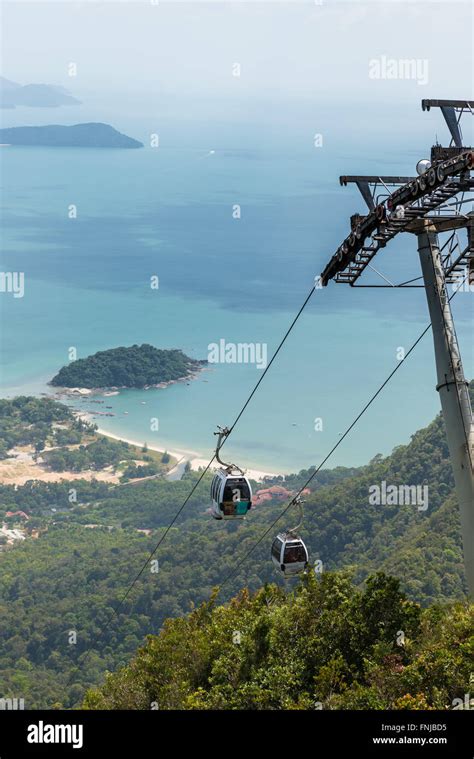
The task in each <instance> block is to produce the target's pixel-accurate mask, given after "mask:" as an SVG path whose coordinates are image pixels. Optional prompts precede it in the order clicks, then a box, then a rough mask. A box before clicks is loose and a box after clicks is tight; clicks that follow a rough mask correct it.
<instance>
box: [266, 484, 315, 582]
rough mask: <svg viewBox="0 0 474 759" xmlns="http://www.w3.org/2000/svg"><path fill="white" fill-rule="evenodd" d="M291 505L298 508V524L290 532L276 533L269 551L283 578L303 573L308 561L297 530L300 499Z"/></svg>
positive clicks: (298, 526)
mask: <svg viewBox="0 0 474 759" xmlns="http://www.w3.org/2000/svg"><path fill="white" fill-rule="evenodd" d="M293 504H294V505H295V506H299V508H300V514H301V518H300V522H299V524H298V525H297V526H296V527H294V528H292V529H291V530H288V531H287V532H280V533H278V535H277V536H276V538H275V540H274V541H273V543H272V551H271V555H272V561H273V563H274V564H275V566H276V567H278V569H279V570H280V571H281V572H283V574H284V576H285V577H288V576H290V575H296V574H299V573H300V572H304V571H305V570H306V568H307V566H308V561H309V557H308V549H307V548H306V546H305V544H304V541H303V540H302V539H301V538H300V536H299V535H298V530H299V528H300V527H301V523H302V521H303V508H302V505H301V500H300V498H298V497H297V498H295V499H294V501H293Z"/></svg>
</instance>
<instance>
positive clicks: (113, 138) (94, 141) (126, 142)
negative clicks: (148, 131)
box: [0, 123, 143, 148]
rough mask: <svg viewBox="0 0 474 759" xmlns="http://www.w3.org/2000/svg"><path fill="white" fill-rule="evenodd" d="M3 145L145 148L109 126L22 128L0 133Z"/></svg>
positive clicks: (76, 125)
mask: <svg viewBox="0 0 474 759" xmlns="http://www.w3.org/2000/svg"><path fill="white" fill-rule="evenodd" d="M0 143H2V144H4V145H39V146H46V147H55V148H67V147H71V148H72V147H76V148H142V147H143V143H142V142H139V141H138V140H134V139H133V138H132V137H127V135H126V134H122V133H121V132H118V131H117V130H116V129H114V128H113V127H112V126H110V125H109V124H101V123H90V124H74V126H60V125H59V124H50V125H49V126H23V127H10V128H7V129H0Z"/></svg>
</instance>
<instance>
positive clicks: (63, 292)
mask: <svg viewBox="0 0 474 759" xmlns="http://www.w3.org/2000/svg"><path fill="white" fill-rule="evenodd" d="M158 105H159V104H157V103H156V102H150V103H149V102H147V101H146V99H145V100H144V99H141V100H140V101H139V102H138V101H137V102H135V101H134V100H133V98H129V99H127V98H118V97H117V98H114V97H112V96H109V97H108V99H104V100H100V99H98V98H96V100H93V99H92V102H89V104H88V105H87V106H84V107H81V108H79V109H77V108H76V109H72V110H71V109H70V110H68V109H64V108H63V109H61V111H59V110H58V109H34V110H33V109H24V108H20V109H15V110H14V111H11V112H4V113H3V116H2V121H3V125H4V126H15V125H20V124H48V123H71V124H72V123H77V122H84V121H105V122H106V123H110V124H112V125H113V126H114V127H115V128H117V129H119V130H120V131H122V132H125V133H126V134H129V135H130V136H132V137H134V138H136V139H139V140H141V141H143V142H144V144H145V147H144V148H142V149H139V150H117V149H104V148H96V149H93V148H44V147H13V146H2V147H0V160H1V206H2V214H1V229H2V231H1V262H0V267H1V271H2V272H21V273H23V274H24V283H25V284H24V294H23V297H18V298H16V297H14V296H13V294H12V293H9V292H2V293H0V317H1V326H0V352H1V353H0V361H1V376H0V393H1V396H2V397H4V398H5V397H6V398H8V397H13V396H14V395H18V394H33V395H40V394H41V393H50V392H52V388H51V387H50V386H49V385H48V382H49V380H50V379H51V378H52V377H53V376H54V374H55V373H56V372H57V371H58V370H59V368H60V367H61V366H63V365H64V364H66V363H67V362H68V361H69V359H70V356H71V355H77V357H78V358H81V357H85V356H88V355H90V354H92V353H94V352H96V351H99V350H106V349H108V348H113V347H117V346H130V345H134V344H141V343H151V344H153V345H155V346H156V347H159V348H180V349H182V350H183V351H184V352H185V353H186V354H188V355H189V356H192V357H194V358H196V359H207V358H208V356H209V351H210V346H212V344H215V343H217V344H220V341H224V342H225V344H226V345H228V344H235V345H236V346H238V344H251V345H253V346H258V347H259V348H260V349H262V350H263V349H265V350H266V351H267V360H268V361H269V360H270V359H271V357H272V354H273V351H274V350H275V349H276V348H277V346H278V345H279V343H280V341H281V339H282V337H283V336H284V334H285V333H286V331H287V329H288V327H289V325H290V324H291V322H292V321H293V319H294V316H295V315H296V313H297V312H298V310H299V308H300V306H301V305H302V303H303V301H304V299H305V298H306V295H307V294H308V292H309V290H310V289H311V288H312V286H313V284H314V281H315V277H317V275H319V273H320V272H321V271H322V269H323V268H324V265H325V263H326V262H327V261H328V260H329V258H330V257H331V256H332V255H333V253H334V252H335V250H336V249H337V247H338V245H339V243H340V242H341V241H342V239H343V238H344V237H345V236H346V235H347V233H348V231H349V217H350V215H351V214H352V213H354V212H364V201H363V200H362V198H361V196H360V195H359V193H358V190H357V188H356V186H355V185H349V186H347V187H342V186H341V185H340V184H339V176H340V175H342V174H377V175H378V174H380V173H382V174H396V175H403V176H412V175H413V174H414V167H415V164H416V162H417V160H418V159H419V158H424V157H429V148H430V146H431V144H432V142H433V141H434V137H435V131H438V132H441V131H442V122H441V114H439V113H438V115H437V119H436V120H435V118H434V116H433V113H434V112H433V111H432V112H430V114H429V115H427V114H422V112H421V108H420V104H419V102H418V101H413V102H407V103H404V104H403V107H402V108H398V110H397V108H395V105H394V104H393V103H389V104H387V106H386V107H385V108H377V110H376V111H374V110H373V109H372V110H371V106H370V104H365V105H364V104H360V103H354V104H351V103H340V102H337V101H331V99H330V97H329V96H328V99H327V101H324V102H321V100H319V101H318V102H317V103H313V102H311V101H308V100H306V101H304V102H300V101H298V100H297V99H296V98H295V99H294V100H290V101H285V102H280V101H279V100H278V99H277V98H275V97H274V98H273V99H272V100H271V101H269V102H268V103H263V102H262V101H254V100H253V101H245V100H243V101H241V102H240V101H239V102H238V103H236V102H233V103H232V104H229V103H225V102H222V103H220V104H218V106H217V105H216V103H215V102H214V103H209V102H198V101H193V100H192V98H191V99H188V101H187V102H186V107H184V106H183V107H177V106H176V107H174V104H173V102H169V101H168V102H167V103H166V108H162V109H161V111H160V108H159V107H158ZM52 110H54V113H52ZM435 122H436V123H435ZM374 265H375V267H376V269H377V271H373V270H371V271H370V272H368V273H367V275H366V276H365V278H364V280H363V281H362V280H361V284H379V285H383V284H387V280H388V281H389V282H390V283H399V282H403V281H405V280H408V279H411V278H417V277H419V276H420V267H419V262H418V255H417V250H416V239H415V238H414V237H413V236H411V235H408V234H405V235H401V236H400V237H399V239H397V240H395V241H393V243H392V244H390V245H389V246H388V247H387V248H386V249H385V250H384V251H382V252H381V253H380V254H379V255H378V256H377V258H376V260H375V261H374ZM152 281H153V282H154V284H155V286H154V287H152V286H151V282H152ZM156 284H158V286H156ZM414 284H416V285H421V282H420V281H419V280H416V281H415V282H414ZM452 307H453V312H454V315H455V320H456V328H457V333H458V339H459V342H460V345H461V349H462V353H463V359H464V366H465V372H466V375H467V376H468V377H469V378H470V377H472V376H473V373H474V351H473V341H472V325H473V295H472V293H470V292H465V291H460V292H459V293H457V294H456V296H455V298H453V301H452ZM427 324H428V312H427V306H426V299H425V293H424V289H423V287H414V288H410V289H405V290H402V289H399V288H382V289H376V288H351V287H349V286H347V285H342V284H335V283H334V282H331V283H330V284H329V285H328V287H325V288H317V289H316V290H315V292H314V294H313V296H312V298H311V299H310V301H309V303H308V305H307V306H306V308H305V309H304V311H303V313H302V315H301V317H300V318H299V319H298V321H297V323H296V324H295V326H294V328H293V330H292V331H291V333H290V335H289V337H288V338H287V340H286V342H285V344H284V346H283V347H282V349H281V351H280V352H279V354H278V356H277V357H276V359H275V361H274V362H273V363H272V366H271V367H270V369H269V371H268V372H267V374H266V376H265V377H264V379H263V381H262V382H261V384H260V386H259V388H258V390H257V391H256V393H255V395H254V396H253V398H252V400H251V401H250V403H249V404H248V406H247V408H246V410H245V412H244V413H243V415H242V416H241V418H240V420H239V422H238V424H237V425H236V427H235V429H234V431H233V434H232V436H231V438H230V439H229V442H228V444H227V446H226V451H227V452H228V455H229V457H230V458H231V459H232V460H233V461H235V463H239V464H241V465H242V466H247V467H253V468H258V469H261V470H265V471H269V472H282V473H283V472H294V471H299V470H300V469H303V468H307V467H309V466H311V465H318V464H319V463H320V462H321V461H322V460H323V459H324V457H325V456H326V454H327V453H328V451H329V450H330V449H331V448H332V447H333V446H334V444H335V443H337V442H338V440H339V439H340V437H341V436H342V434H343V433H344V431H345V429H346V428H347V427H348V426H349V424H351V422H352V421H353V420H354V418H355V417H356V416H357V415H358V414H359V412H360V411H361V409H362V408H363V407H364V405H365V404H366V402H367V401H368V399H369V398H370V397H371V396H372V394H373V393H374V392H375V391H376V390H377V388H378V387H379V385H380V384H381V383H382V382H383V381H384V380H385V379H386V377H387V376H388V374H389V373H390V372H391V371H392V370H393V369H394V368H395V366H397V365H399V364H400V358H401V357H402V356H403V352H404V351H405V352H406V351H408V349H409V348H410V346H411V345H412V343H413V342H414V341H415V340H416V339H417V338H418V336H419V334H420V333H421V332H422V330H423V329H424V328H425V326H426V325H427ZM263 370H264V369H263V368H262V365H260V366H257V365H256V364H255V363H250V362H247V363H246V362H245V361H241V362H236V363H213V364H209V365H208V367H207V368H206V370H205V371H203V372H202V373H201V374H200V375H199V377H198V378H197V379H195V380H194V381H192V382H190V383H189V384H188V383H178V384H174V385H171V386H169V387H167V388H161V389H160V388H157V389H149V390H125V391H121V392H120V393H119V394H118V395H114V396H110V397H108V398H107V399H106V402H105V403H104V404H102V405H101V406H100V408H101V409H102V410H104V409H105V405H107V406H111V409H109V410H108V413H112V414H113V416H110V417H100V418H98V419H97V420H96V421H97V422H98V423H99V426H100V427H101V428H102V429H104V430H106V431H108V432H110V433H112V434H115V435H121V436H123V437H125V438H130V439H133V440H137V441H143V442H147V444H148V445H150V446H152V445H153V446H158V447H160V448H163V449H170V450H177V449H178V450H186V451H193V452H195V453H196V454H197V455H199V456H200V457H202V458H206V457H210V456H211V455H212V451H213V445H214V442H215V438H214V435H213V433H214V431H215V430H216V427H217V425H228V426H230V425H232V424H233V422H234V420H235V418H236V417H237V415H238V414H239V411H240V409H241V408H242V406H243V405H244V403H245V401H246V399H247V398H248V396H249V394H250V393H251V392H252V389H253V388H254V387H255V385H256V383H257V382H258V381H259V380H260V378H261V376H262V373H263ZM435 386H436V375H435V366H434V355H433V347H432V340H431V334H430V333H428V334H427V335H426V336H425V337H424V339H423V340H422V342H421V343H420V344H419V345H418V346H417V348H416V349H415V351H414V352H413V354H411V355H410V356H409V357H408V359H407V360H406V362H403V364H402V365H401V366H400V368H399V370H398V371H397V373H396V374H395V376H394V377H393V379H392V380H391V381H390V383H389V384H388V385H387V386H386V387H385V389H384V390H383V391H382V393H381V394H380V396H379V397H378V398H377V400H376V401H375V402H374V403H373V405H372V406H371V407H370V409H369V410H368V411H367V413H365V414H364V416H363V417H362V418H361V420H360V422H359V423H358V424H357V425H356V427H355V428H354V429H353V431H352V432H351V433H350V435H349V436H348V437H347V438H346V439H345V440H344V441H343V443H342V444H341V445H340V446H339V447H338V449H337V451H336V452H335V453H334V454H333V456H332V457H331V458H330V460H329V461H328V462H327V466H328V467H330V466H339V465H344V466H358V465H362V464H364V463H367V462H368V461H369V460H370V459H372V458H373V457H374V456H375V455H377V454H378V453H382V454H383V455H387V454H389V453H390V451H391V450H392V449H393V448H394V447H395V446H397V445H400V444H404V443H407V442H409V440H410V437H411V435H413V433H414V432H415V431H416V430H417V429H419V428H421V427H423V426H425V425H426V424H428V423H429V422H430V421H431V420H432V419H433V418H434V417H435V415H436V414H437V413H438V412H439V399H438V395H437V392H436V389H435ZM73 405H74V407H75V408H78V409H81V410H84V411H91V410H93V409H94V408H96V409H97V408H99V406H97V405H96V406H94V405H93V404H91V403H90V400H85V401H83V400H75V401H73ZM157 420H158V423H157Z"/></svg>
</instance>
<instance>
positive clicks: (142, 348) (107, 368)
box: [50, 343, 205, 389]
mask: <svg viewBox="0 0 474 759" xmlns="http://www.w3.org/2000/svg"><path fill="white" fill-rule="evenodd" d="M203 363H205V362H203V361H196V360H195V359H193V358H190V357H189V356H186V355H185V354H184V353H183V351H181V350H177V349H173V350H160V349H159V348H155V347H154V346H153V345H148V344H146V343H144V344H143V345H132V346H131V347H130V348H124V347H120V348H111V349H109V350H106V351H99V352H98V353H94V355H92V356H88V357H87V358H80V359H78V360H77V361H72V362H71V363H70V364H68V365H67V366H63V368H62V369H60V371H59V372H58V373H57V374H56V375H55V376H54V377H53V379H52V380H51V382H50V384H51V385H53V386H55V387H65V388H72V387H81V388H89V389H102V388H112V387H115V388H118V387H120V388H127V387H130V388H132V387H133V388H144V387H151V386H156V385H161V384H168V383H171V382H176V381H178V380H182V379H186V378H192V377H194V376H195V375H196V373H197V372H199V371H200V370H201V369H202V366H203Z"/></svg>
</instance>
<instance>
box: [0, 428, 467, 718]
mask: <svg viewBox="0 0 474 759" xmlns="http://www.w3.org/2000/svg"><path fill="white" fill-rule="evenodd" d="M305 475H306V473H305V472H300V473H299V474H298V475H294V476H293V478H292V483H291V487H293V489H294V488H296V486H297V484H300V483H301V484H302V483H303V482H304V477H305ZM196 477H197V475H196V473H192V472H190V473H188V474H186V475H185V478H184V479H183V480H182V481H178V482H169V481H166V480H163V479H159V480H151V481H148V482H146V483H140V484H137V485H133V486H118V487H114V488H112V489H110V488H109V487H107V486H106V485H104V484H103V483H94V482H81V481H75V482H74V483H72V482H70V483H68V482H64V483H36V482H32V483H28V484H27V485H25V486H23V487H19V488H14V487H11V486H3V487H0V499H1V504H2V508H5V510H7V509H8V510H11V511H14V510H16V509H22V510H24V511H25V512H26V513H27V514H29V515H30V521H31V522H32V523H33V524H34V525H35V526H36V527H38V528H39V529H40V537H39V538H38V539H36V540H31V539H27V540H26V541H25V542H24V543H23V544H22V545H20V546H18V547H15V548H13V549H11V550H9V551H6V552H3V553H2V554H1V555H0V613H1V615H2V626H1V627H0V677H1V679H2V682H3V683H4V690H5V691H7V692H8V693H10V694H11V695H12V697H14V696H15V695H18V693H19V692H21V694H22V695H23V696H24V697H25V698H26V701H27V703H28V704H29V706H30V708H33V707H38V706H48V705H51V704H52V703H54V702H60V703H63V704H64V705H65V706H72V705H74V704H77V703H79V702H80V700H81V698H82V696H83V694H84V691H85V689H86V688H87V687H90V686H91V685H93V684H97V683H99V682H101V681H102V679H103V676H104V672H105V670H106V669H108V670H115V669H116V668H117V667H118V666H121V665H124V664H126V663H127V661H128V660H129V659H130V657H131V656H132V655H133V654H134V653H135V652H136V649H137V648H138V647H139V646H140V645H141V644H142V643H143V640H144V637H145V636H146V635H147V634H149V633H158V632H159V630H160V629H161V627H162V626H163V625H164V624H165V621H166V620H167V619H168V618H173V617H180V616H182V615H183V614H187V613H188V612H189V610H190V608H191V605H192V604H194V605H199V604H201V603H203V602H206V601H208V600H209V599H210V598H211V596H212V592H213V588H215V587H216V586H219V585H220V584H221V583H222V581H223V579H224V578H226V577H227V576H228V575H229V574H231V573H234V574H233V575H232V578H231V579H230V580H229V582H227V583H226V585H225V587H224V588H223V590H222V593H221V595H220V596H219V602H220V603H224V602H226V601H228V600H229V599H230V598H232V597H234V596H236V595H237V594H238V593H239V592H240V590H241V589H242V588H243V587H247V588H248V589H249V592H250V593H254V592H256V591H259V589H261V588H262V585H264V584H265V583H268V582H279V583H281V584H282V583H283V581H282V580H281V578H280V577H279V575H278V574H277V573H276V571H275V569H274V568H273V566H272V564H271V561H270V555H269V554H270V544H271V539H272V537H273V535H274V533H276V532H277V531H278V529H282V528H284V527H287V526H289V524H292V523H293V520H294V516H290V515H289V516H288V517H287V518H283V519H281V520H280V521H279V523H278V524H277V525H276V526H275V527H271V525H272V523H273V522H274V520H275V519H276V518H277V517H278V515H279V514H280V513H281V512H282V511H283V509H284V508H285V506H286V503H276V502H269V503H265V504H264V505H261V506H259V507H258V508H257V509H255V511H252V512H251V513H250V514H249V516H248V518H247V519H246V520H245V521H244V522H240V523H239V524H230V523H225V524H221V523H219V522H216V521H215V520H213V519H212V518H211V517H210V516H209V514H208V513H207V509H208V507H209V503H210V501H209V485H210V477H209V476H207V475H206V477H204V479H203V481H202V482H201V484H200V486H199V487H198V488H197V489H196V491H195V492H194V494H193V496H192V497H191V498H190V500H189V502H188V503H187V506H186V508H185V509H184V511H183V512H182V514H181V516H180V517H179V518H178V520H177V521H176V522H175V524H174V526H173V528H172V529H171V530H170V532H169V533H168V534H167V537H166V541H165V542H164V543H163V545H162V546H161V547H160V548H159V550H158V552H157V554H156V558H157V559H158V561H159V571H158V572H157V573H153V572H151V571H148V570H146V571H144V572H143V574H142V575H141V576H140V579H139V581H138V582H137V583H136V585H135V586H134V588H133V590H132V591H131V592H130V594H129V595H128V596H127V599H126V602H125V603H124V604H123V605H122V606H121V607H120V610H119V612H118V618H114V619H113V621H112V622H110V624H109V625H108V627H107V630H106V631H103V627H104V625H105V622H106V620H107V619H108V618H109V616H110V615H111V614H113V609H114V608H117V606H118V604H119V602H120V599H121V598H122V596H123V594H124V593H125V591H126V590H127V588H128V585H129V583H130V582H131V580H132V579H133V578H134V577H135V576H136V574H137V573H138V572H139V571H140V569H141V568H142V567H143V565H144V563H145V562H146V560H147V557H148V556H149V554H150V552H151V551H152V550H153V549H154V547H155V546H156V544H157V542H158V540H159V539H160V536H161V535H162V534H163V530H164V529H165V528H166V526H167V525H168V524H169V522H170V520H171V518H172V517H173V516H174V515H175V514H176V512H177V510H178V508H179V507H180V506H181V505H182V503H183V501H184V500H185V498H186V497H187V495H188V494H189V491H190V489H191V487H192V485H193V484H194V483H195V481H196ZM320 480H321V484H318V481H319V476H318V481H316V482H315V484H314V490H313V492H312V493H311V494H310V495H308V496H307V497H306V503H305V522H304V526H303V530H302V535H303V537H304V540H305V541H306V543H307V545H308V548H309V550H310V558H311V562H314V561H315V560H316V559H320V560H321V561H322V564H323V580H324V578H325V577H326V576H328V577H329V576H330V573H331V572H333V571H335V570H337V571H340V570H341V569H344V570H348V571H350V573H351V577H352V579H353V582H354V583H355V586H356V588H355V590H354V593H358V592H360V590H358V589H360V588H361V587H362V586H363V583H364V581H365V580H366V579H367V577H368V576H369V575H373V574H374V573H375V572H377V571H383V572H385V573H386V574H390V575H395V576H397V577H398V579H399V581H400V587H401V589H402V592H403V593H405V594H406V595H407V598H409V599H410V600H411V601H415V602H417V603H419V604H420V605H421V606H422V607H428V606H430V605H431V606H433V605H434V606H435V609H436V608H437V604H439V603H442V604H447V603H449V604H453V603H454V602H456V601H459V602H463V601H464V600H465V598H466V586H465V578H464V570H463V561H462V551H461V545H460V528H459V515H458V508H457V504H456V499H455V496H454V492H453V479H452V472H451V467H450V462H449V458H448V453H447V448H446V444H445V436H444V429H443V424H442V420H441V418H440V417H437V418H436V419H435V420H434V421H433V422H432V423H431V424H430V425H429V426H428V427H426V428H425V429H423V430H420V431H418V432H417V433H416V434H415V435H413V437H412V439H411V441H410V442H409V443H408V444H407V445H404V446H399V447H398V448H396V449H395V450H394V451H393V453H392V454H391V455H390V456H387V457H381V456H377V457H375V459H374V460H373V461H371V462H370V463H369V464H368V465H367V466H365V467H359V468H358V469H356V470H354V471H353V472H348V470H347V469H343V468H339V469H335V470H328V471H327V472H325V473H323V475H322V477H321V478H320ZM382 480H385V481H386V482H387V483H390V484H395V485H398V484H401V485H407V484H408V485H417V484H419V485H423V486H425V485H426V486H427V487H428V495H429V498H428V506H427V508H426V510H420V509H419V508H418V507H417V506H416V505H410V504H407V505H400V504H397V505H388V504H385V505H374V504H372V503H370V502H369V488H370V487H371V486H373V485H374V484H377V483H379V484H380V482H381V481H382ZM324 483H326V484H324ZM288 485H290V483H288ZM70 488H74V490H75V493H76V500H75V501H73V502H71V500H70V490H69V489H70ZM51 509H55V510H56V511H54V512H52V511H51ZM290 520H291V522H290ZM90 525H93V527H91V526H90ZM270 527H271V529H270V532H269V534H268V535H267V536H266V537H265V538H264V539H262V540H260V542H259V543H258V544H257V541H258V540H259V539H260V538H261V537H262V535H263V533H264V531H265V530H267V529H268V528H270ZM138 530H147V534H144V533H143V532H139V531H138ZM148 531H150V532H149V534H148ZM254 546H256V547H255V548H254ZM249 551H252V552H251V553H250V555H249V556H248V558H247V559H246V560H245V561H244V562H243V563H242V564H241V566H239V568H238V571H236V569H237V565H238V562H240V561H241V559H243V557H244V556H246V555H247V554H248V552H249ZM295 582H296V581H289V587H290V588H291V587H292V584H294V583H295ZM327 582H329V580H327ZM318 587H319V585H318ZM322 587H325V586H324V585H323V586H322ZM348 592H349V591H348ZM288 603H290V602H289V601H288ZM344 603H346V602H345V601H344ZM457 608H458V607H457V606H453V607H452V609H451V610H450V609H449V608H448V609H447V610H446V612H443V614H445V613H446V614H447V615H448V617H449V615H450V614H455V613H457V612H455V611H454V610H455V609H457ZM459 608H460V607H459ZM222 613H223V612H222ZM421 614H422V616H423V617H424V615H425V612H421ZM429 614H433V615H434V616H433V617H430V616H429ZM437 614H438V612H437V611H436V610H434V611H432V612H429V613H428V612H427V615H428V616H426V617H424V618H426V619H428V618H430V619H431V618H432V619H433V620H435V621H434V622H433V625H434V626H436V625H437V624H438V622H436V620H437V619H438V618H437V616H436V615H437ZM448 617H447V618H448ZM443 618H444V617H443ZM439 619H440V620H441V619H442V617H439ZM166 624H168V623H166ZM442 624H444V623H441V622H440V625H441V626H440V627H439V629H438V632H436V631H434V632H433V635H435V634H436V635H438V634H441V630H442ZM71 629H73V630H76V631H77V632H78V638H77V644H75V645H69V644H68V642H67V641H68V631H69V630H71ZM101 630H102V632H101ZM420 641H421V639H420ZM420 645H421V642H420ZM397 650H398V649H397ZM419 650H421V649H419ZM398 653H400V652H398ZM328 662H329V659H328ZM359 676H360V673H359V674H358V675H357V677H359ZM71 678H72V679H71ZM70 679H71V682H69V680H70ZM357 682H359V680H357ZM363 682H364V683H366V685H367V682H368V680H363ZM20 686H21V691H19V688H20ZM364 687H365V686H364ZM443 687H444V686H443ZM309 692H311V691H309ZM408 692H409V693H411V695H414V694H415V695H416V692H418V691H416V692H415V691H414V689H413V688H411V689H409V691H408ZM402 695H403V694H402ZM312 697H313V696H312V695H311V698H312ZM433 703H434V702H433Z"/></svg>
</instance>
